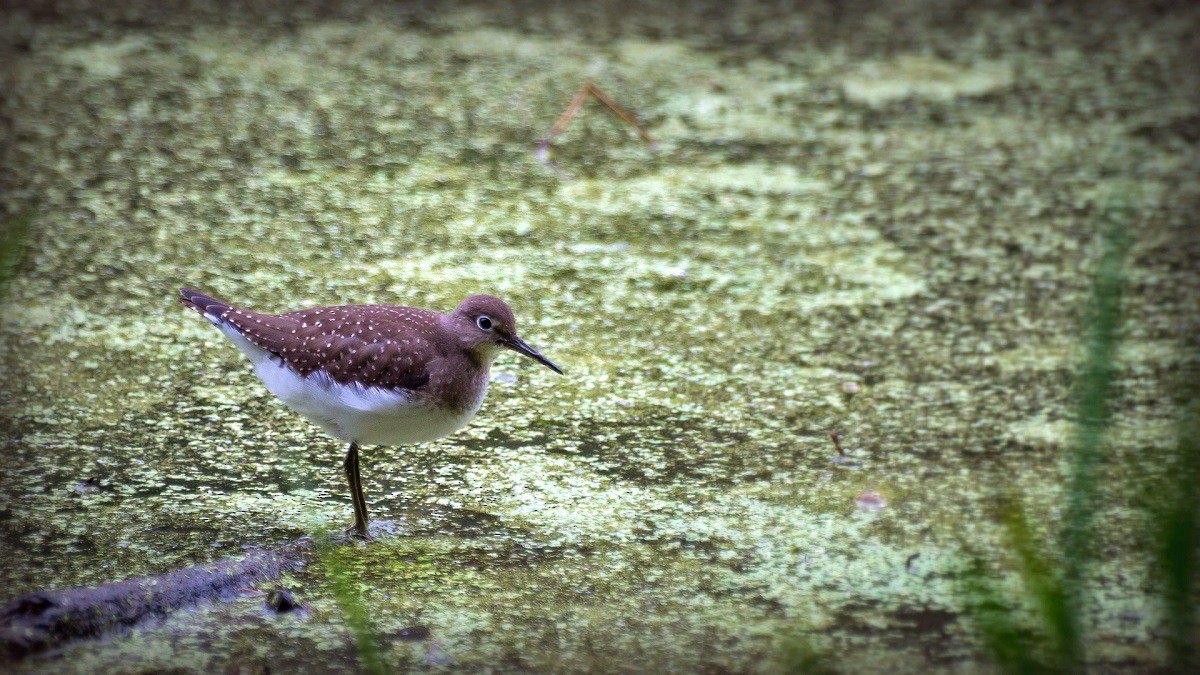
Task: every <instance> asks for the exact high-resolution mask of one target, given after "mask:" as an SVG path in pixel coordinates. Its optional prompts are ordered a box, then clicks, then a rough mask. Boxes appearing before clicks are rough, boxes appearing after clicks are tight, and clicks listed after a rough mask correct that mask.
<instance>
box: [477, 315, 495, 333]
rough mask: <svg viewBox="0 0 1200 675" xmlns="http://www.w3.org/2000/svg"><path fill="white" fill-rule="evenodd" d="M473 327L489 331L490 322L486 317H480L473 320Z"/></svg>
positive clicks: (490, 327)
mask: <svg viewBox="0 0 1200 675" xmlns="http://www.w3.org/2000/svg"><path fill="white" fill-rule="evenodd" d="M475 325H476V326H479V330H491V329H492V320H491V319H489V318H488V317H486V316H481V317H479V318H478V319H475Z"/></svg>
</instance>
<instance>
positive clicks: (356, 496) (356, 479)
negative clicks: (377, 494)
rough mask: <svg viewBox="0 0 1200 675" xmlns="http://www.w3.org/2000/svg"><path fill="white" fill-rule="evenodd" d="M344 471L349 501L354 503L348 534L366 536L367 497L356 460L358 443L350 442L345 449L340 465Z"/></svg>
mask: <svg viewBox="0 0 1200 675" xmlns="http://www.w3.org/2000/svg"><path fill="white" fill-rule="evenodd" d="M342 468H343V469H345V471H346V481H347V482H348V483H350V501H352V502H353V503H354V527H353V528H352V529H351V530H350V534H352V535H354V536H356V537H363V538H366V537H367V498H366V497H365V496H364V495H363V489H362V476H361V475H360V474H361V471H360V468H359V461H358V443H354V442H351V443H350V449H349V450H347V451H346V462H345V463H344V464H343V465H342Z"/></svg>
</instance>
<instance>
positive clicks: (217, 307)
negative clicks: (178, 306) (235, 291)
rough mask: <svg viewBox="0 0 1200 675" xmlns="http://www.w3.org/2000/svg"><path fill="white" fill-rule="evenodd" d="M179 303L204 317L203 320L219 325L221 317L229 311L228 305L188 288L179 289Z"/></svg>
mask: <svg viewBox="0 0 1200 675" xmlns="http://www.w3.org/2000/svg"><path fill="white" fill-rule="evenodd" d="M179 302H181V303H183V306H184V307H187V308H188V309H194V310H196V311H197V312H200V313H201V314H203V315H204V318H206V319H208V320H209V321H211V322H213V323H220V322H221V317H222V316H223V315H224V314H225V313H226V312H228V311H229V307H230V305H229V303H228V302H223V301H221V300H217V299H216V298H210V297H208V296H207V295H205V294H203V293H201V292H199V291H193V290H192V289H190V288H181V289H179Z"/></svg>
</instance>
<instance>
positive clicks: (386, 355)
mask: <svg viewBox="0 0 1200 675" xmlns="http://www.w3.org/2000/svg"><path fill="white" fill-rule="evenodd" d="M389 309H390V308H387V307H374V306H372V307H354V306H348V307H323V308H319V309H310V310H303V311H299V312H290V313H288V314H260V313H258V312H252V311H249V310H245V309H239V308H230V310H229V311H228V312H226V313H225V314H224V316H223V317H222V319H223V320H224V321H225V322H227V323H228V324H230V325H231V326H233V327H234V328H236V329H237V330H238V332H239V333H241V334H242V335H243V336H244V337H245V338H246V339H247V340H249V341H250V342H252V343H254V344H256V345H258V346H259V347H262V348H263V349H266V350H267V351H270V352H272V353H274V354H276V355H278V356H279V357H280V358H281V359H283V360H284V362H285V363H287V365H289V366H291V367H292V368H294V369H295V370H296V371H297V372H299V373H300V374H301V375H304V376H308V375H309V374H311V373H313V372H316V371H322V372H324V373H325V374H327V375H328V376H329V377H330V378H332V379H333V380H334V381H335V382H339V383H341V384H350V383H358V384H361V385H363V386H369V387H370V386H373V387H382V388H387V389H395V388H403V389H412V390H416V389H420V388H421V387H423V386H425V385H426V384H427V383H428V382H429V373H428V371H427V369H426V368H425V365H423V364H424V362H425V361H426V359H418V358H414V357H415V355H416V354H418V353H427V352H428V351H429V350H430V349H431V348H432V345H430V344H429V342H428V341H427V340H425V339H423V338H421V337H419V336H418V335H417V334H416V331H414V330H413V329H414V326H413V325H412V323H413V322H412V321H411V320H409V319H407V317H406V316H405V315H403V314H397V313H396V312H394V311H391V312H389V311H388V310H389ZM420 318H421V319H424V317H420ZM418 361H421V364H418Z"/></svg>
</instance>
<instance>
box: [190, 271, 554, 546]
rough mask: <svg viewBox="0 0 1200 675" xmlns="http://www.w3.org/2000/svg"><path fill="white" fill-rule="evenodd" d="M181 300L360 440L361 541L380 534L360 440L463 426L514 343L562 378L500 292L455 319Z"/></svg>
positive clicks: (432, 434)
mask: <svg viewBox="0 0 1200 675" xmlns="http://www.w3.org/2000/svg"><path fill="white" fill-rule="evenodd" d="M179 299H180V302H182V303H183V305H184V306H185V307H187V308H189V309H192V310H195V311H197V312H199V313H200V314H201V315H203V316H204V318H205V319H208V320H209V321H211V322H212V323H213V324H215V325H216V326H217V328H219V329H221V332H222V333H224V334H225V336H226V337H228V338H229V339H230V340H231V341H232V342H233V344H234V346H236V347H237V348H238V349H239V350H241V352H242V353H243V354H245V355H246V356H247V357H248V358H249V359H250V362H251V364H252V365H253V366H254V372H255V374H256V375H257V376H258V378H259V379H260V380H261V381H262V382H263V384H264V385H266V388H267V390H268V391H270V392H271V393H272V394H274V395H275V396H276V397H278V398H279V400H280V401H282V402H283V403H284V405H286V406H287V407H288V408H291V409H292V410H294V411H295V412H297V413H300V415H302V416H304V417H305V418H307V419H308V420H310V421H311V422H313V423H314V424H316V425H317V426H319V427H320V428H321V429H323V430H324V431H325V432H326V433H328V434H329V435H330V436H333V437H334V438H336V439H338V440H340V441H342V442H345V443H349V447H348V449H347V450H346V459H345V462H344V463H343V470H344V472H345V474H346V480H347V482H348V483H349V485H350V497H351V501H352V502H353V505H354V525H353V526H352V527H351V528H350V529H349V530H348V533H349V534H350V535H352V536H355V537H360V538H370V535H369V534H368V531H367V525H368V513H367V500H366V496H365V494H364V492H363V487H362V478H361V467H360V459H359V450H360V446H362V445H410V444H415V443H423V442H427V441H432V440H436V439H439V438H443V437H446V436H449V435H450V434H453V433H454V432H456V431H458V430H459V429H462V428H463V427H464V426H466V424H467V423H468V422H469V421H470V420H471V418H472V417H474V416H475V413H476V412H478V411H479V407H480V406H481V405H482V404H483V398H484V395H485V394H486V393H487V387H488V379H489V376H488V371H489V369H490V367H491V365H492V362H493V361H494V360H495V359H496V357H497V356H499V355H500V354H501V353H502V352H504V351H506V350H511V351H515V352H517V353H518V354H523V355H525V356H527V357H529V358H531V359H533V360H534V361H537V362H538V363H541V364H542V365H544V366H546V367H547V368H549V369H550V370H553V371H554V372H556V373H558V374H560V375H561V374H562V373H563V371H562V369H561V368H559V367H558V366H557V365H555V364H554V363H553V362H552V361H550V359H548V358H546V357H545V356H542V354H541V352H539V351H538V350H536V349H534V348H533V347H531V346H529V344H528V343H526V342H525V341H524V340H523V339H521V337H520V336H519V335H518V334H517V322H516V318H515V317H514V316H513V312H512V309H510V308H509V306H508V305H507V304H506V303H505V302H504V301H503V300H501V299H500V298H497V297H494V296H490V295H472V296H469V297H467V298H466V299H464V300H463V301H462V302H460V303H459V304H458V306H457V307H456V308H455V309H454V311H453V312H450V313H449V314H443V313H441V312H437V311H433V310H428V309H416V308H413V307H401V306H395V305H339V306H330V307H313V308H310V309H301V310H296V311H290V312H285V313H282V314H265V313H260V312H255V311H251V310H249V309H245V308H242V307H238V306H235V305H232V304H230V303H228V302H225V301H223V300H218V299H216V298H213V297H211V296H208V295H205V294H204V293H201V292H199V291H195V290H192V289H189V288H181V289H180V290H179Z"/></svg>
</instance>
